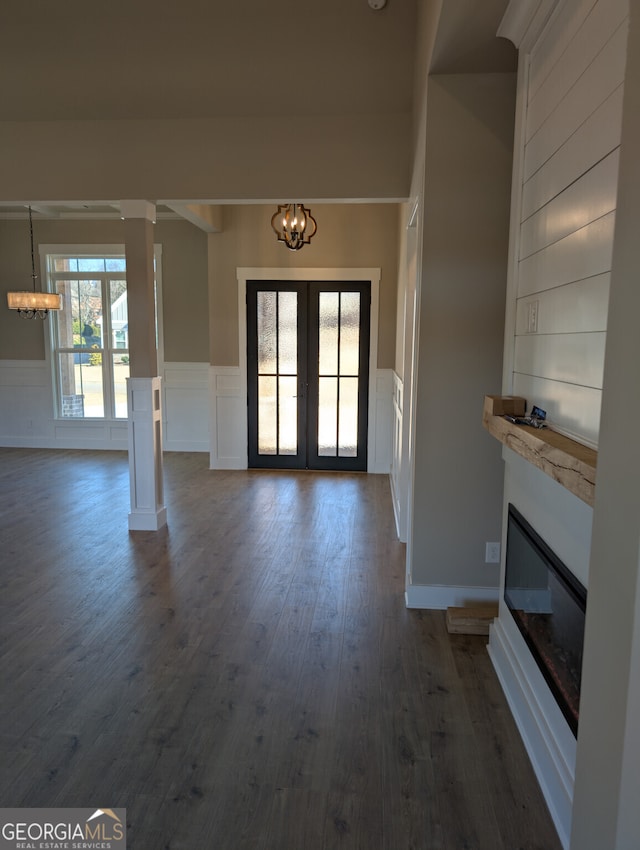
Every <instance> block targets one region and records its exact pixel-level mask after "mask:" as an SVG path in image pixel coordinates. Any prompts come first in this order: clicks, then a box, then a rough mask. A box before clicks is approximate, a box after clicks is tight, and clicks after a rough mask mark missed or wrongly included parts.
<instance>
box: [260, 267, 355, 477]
mask: <svg viewBox="0 0 640 850" xmlns="http://www.w3.org/2000/svg"><path fill="white" fill-rule="evenodd" d="M370 310H371V285H370V283H369V282H358V283H352V282H349V283H323V282H311V283H300V282H295V283H285V282H281V283H280V282H277V283H276V282H273V281H248V282H247V369H248V374H247V386H248V393H249V399H248V402H249V446H248V449H249V466H250V467H258V468H261V467H264V468H274V469H305V468H306V469H342V470H363V471H364V470H366V468H367V419H368V416H367V412H368V391H369V317H370Z"/></svg>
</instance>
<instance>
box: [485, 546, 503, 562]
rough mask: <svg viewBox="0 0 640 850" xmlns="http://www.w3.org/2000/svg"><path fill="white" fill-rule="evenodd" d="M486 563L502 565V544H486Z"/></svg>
mask: <svg viewBox="0 0 640 850" xmlns="http://www.w3.org/2000/svg"><path fill="white" fill-rule="evenodd" d="M484 562H485V564H499V563H500V544H499V543H485V549H484Z"/></svg>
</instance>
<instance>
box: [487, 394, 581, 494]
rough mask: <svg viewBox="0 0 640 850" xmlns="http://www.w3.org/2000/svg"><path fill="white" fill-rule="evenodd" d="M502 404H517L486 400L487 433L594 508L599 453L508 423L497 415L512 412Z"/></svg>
mask: <svg viewBox="0 0 640 850" xmlns="http://www.w3.org/2000/svg"><path fill="white" fill-rule="evenodd" d="M503 400H504V402H505V403H506V405H507V406H508V405H509V404H510V403H512V402H513V401H514V399H513V398H512V397H503V396H489V395H488V396H485V397H484V408H483V412H482V424H483V425H484V427H485V428H486V429H487V431H488V432H489V433H490V434H491V435H492V436H493V437H495V438H496V439H497V440H500V442H501V443H504V444H505V446H508V447H509V448H510V449H511V450H512V451H514V452H516V454H519V455H520V456H521V457H523V458H524V459H525V460H528V461H529V463H532V464H533V465H534V466H536V467H537V468H538V469H541V470H542V471H543V472H545V473H546V474H547V475H549V476H551V478H553V479H554V481H557V482H558V483H559V484H562V486H563V487H566V489H567V490H569V491H570V492H571V493H573V494H574V495H575V496H577V497H578V498H579V499H582V501H583V502H586V503H587V504H588V505H591V506H592V507H593V502H594V498H595V484H596V464H597V461H598V453H597V451H595V450H594V449H590V448H588V447H587V446H583V445H582V444H581V443H577V442H576V441H575V440H571V439H569V437H565V436H564V435H563V434H559V433H558V432H557V431H552V430H551V429H550V428H541V429H538V428H532V427H531V426H528V425H516V424H515V423H513V422H509V421H508V420H506V419H505V418H504V416H502V415H498V414H497V411H503V412H505V413H508V412H510V411H509V410H507V409H505V404H502V403H501V402H502V401H503ZM522 402H523V403H524V399H523V400H522ZM523 410H524V408H523Z"/></svg>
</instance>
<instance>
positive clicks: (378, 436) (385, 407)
mask: <svg viewBox="0 0 640 850" xmlns="http://www.w3.org/2000/svg"><path fill="white" fill-rule="evenodd" d="M369 386H370V387H371V386H374V387H375V395H374V398H373V399H371V398H370V399H369V437H368V446H367V454H368V463H367V472H373V473H380V474H384V475H389V473H390V472H391V463H392V451H393V369H377V370H376V375H375V381H374V382H371V381H370V382H369ZM372 416H373V420H372Z"/></svg>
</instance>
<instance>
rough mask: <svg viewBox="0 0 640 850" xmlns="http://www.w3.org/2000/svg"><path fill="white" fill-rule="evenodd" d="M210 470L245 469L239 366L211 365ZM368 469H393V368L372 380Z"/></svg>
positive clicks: (243, 397) (242, 389)
mask: <svg viewBox="0 0 640 850" xmlns="http://www.w3.org/2000/svg"><path fill="white" fill-rule="evenodd" d="M210 385H211V399H210V420H211V457H210V466H211V469H246V468H247V463H248V458H247V427H248V426H247V381H246V376H245V375H244V374H243V372H242V370H241V369H240V367H238V366H211V367H210ZM369 387H370V390H371V389H372V388H373V392H370V397H369V435H368V444H367V454H368V468H367V471H368V472H371V473H380V474H385V475H388V474H389V472H390V471H391V457H392V429H393V396H392V394H393V389H392V387H393V371H392V370H391V369H377V370H376V372H375V374H374V376H373V380H370V382H369Z"/></svg>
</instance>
